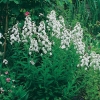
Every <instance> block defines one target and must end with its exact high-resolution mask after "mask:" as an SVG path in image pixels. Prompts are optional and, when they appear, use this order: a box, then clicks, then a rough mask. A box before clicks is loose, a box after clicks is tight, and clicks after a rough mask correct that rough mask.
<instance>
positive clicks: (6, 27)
mask: <svg viewBox="0 0 100 100" xmlns="http://www.w3.org/2000/svg"><path fill="white" fill-rule="evenodd" d="M5 20H6V21H5V33H7V30H8V3H6V18H5ZM6 45H7V41H6V34H5V41H4V55H3V59H4V58H5V53H6Z"/></svg>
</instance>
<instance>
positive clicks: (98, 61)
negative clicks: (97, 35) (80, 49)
mask: <svg viewBox="0 0 100 100" xmlns="http://www.w3.org/2000/svg"><path fill="white" fill-rule="evenodd" d="M90 57H91V59H90V65H89V66H90V67H91V66H92V67H93V68H94V69H99V70H100V54H96V52H94V51H92V52H91V54H90Z"/></svg>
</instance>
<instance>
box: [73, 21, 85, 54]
mask: <svg viewBox="0 0 100 100" xmlns="http://www.w3.org/2000/svg"><path fill="white" fill-rule="evenodd" d="M71 34H72V41H73V43H74V45H75V48H76V49H77V52H78V53H79V54H82V55H84V53H85V44H84V42H82V39H83V29H82V28H81V25H80V23H77V24H76V26H75V27H74V29H73V30H72V31H71Z"/></svg>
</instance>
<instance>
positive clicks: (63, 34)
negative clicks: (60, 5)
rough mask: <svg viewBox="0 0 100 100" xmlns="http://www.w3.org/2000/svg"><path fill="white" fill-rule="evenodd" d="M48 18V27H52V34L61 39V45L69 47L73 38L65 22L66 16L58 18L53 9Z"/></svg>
mask: <svg viewBox="0 0 100 100" xmlns="http://www.w3.org/2000/svg"><path fill="white" fill-rule="evenodd" d="M47 18H48V20H47V21H46V22H47V24H48V26H47V28H48V29H52V36H55V37H56V38H58V39H60V40H61V45H60V47H61V48H62V49H64V48H67V47H69V44H70V40H71V31H70V30H68V29H66V27H65V24H64V18H63V17H62V16H59V20H57V19H56V13H55V11H54V10H53V11H51V13H50V14H48V16H47Z"/></svg>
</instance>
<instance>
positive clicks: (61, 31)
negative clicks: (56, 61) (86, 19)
mask: <svg viewBox="0 0 100 100" xmlns="http://www.w3.org/2000/svg"><path fill="white" fill-rule="evenodd" d="M47 18H48V20H46V22H47V25H45V23H44V21H41V22H40V25H39V26H36V25H35V22H34V21H32V20H31V18H30V16H29V15H28V16H26V18H25V22H24V26H23V29H22V32H21V34H20V36H21V37H19V33H20V32H19V31H18V27H17V25H18V23H17V24H16V25H15V26H13V27H12V29H11V33H13V34H11V35H10V40H11V44H13V43H14V42H20V41H21V42H22V43H27V42H28V43H29V54H30V55H31V54H32V53H33V52H38V53H39V51H40V50H42V52H43V54H46V53H48V52H49V53H50V55H52V52H51V51H52V44H53V42H54V41H50V40H49V37H48V35H47V33H46V31H47V30H48V31H49V32H50V33H51V36H52V37H56V38H58V39H60V40H61V44H60V48H62V49H64V48H65V49H68V47H69V46H70V42H73V44H74V47H75V49H77V53H79V54H80V59H81V62H80V64H78V66H87V67H90V66H93V67H94V68H95V69H96V67H97V68H99V65H100V60H99V59H100V55H99V54H96V53H94V52H92V53H91V54H90V55H89V54H88V53H85V52H86V51H85V44H84V42H83V41H82V40H83V29H82V28H81V25H80V23H79V22H78V23H77V24H76V26H75V27H74V29H73V30H72V31H71V30H69V29H67V28H66V26H65V24H64V18H63V17H62V16H59V18H58V19H57V18H56V12H55V11H54V10H53V11H51V13H50V14H48V15H47ZM46 29H47V30H46ZM8 33H10V32H8ZM0 36H1V35H0ZM43 54H41V55H43ZM30 63H32V61H30ZM32 64H33V65H34V63H32Z"/></svg>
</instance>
